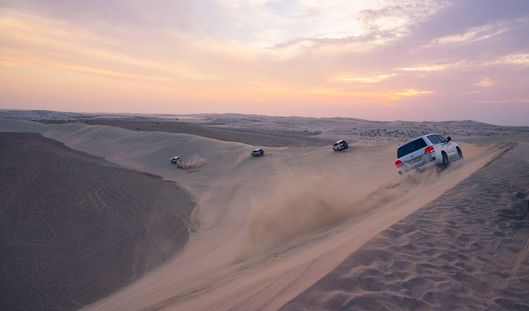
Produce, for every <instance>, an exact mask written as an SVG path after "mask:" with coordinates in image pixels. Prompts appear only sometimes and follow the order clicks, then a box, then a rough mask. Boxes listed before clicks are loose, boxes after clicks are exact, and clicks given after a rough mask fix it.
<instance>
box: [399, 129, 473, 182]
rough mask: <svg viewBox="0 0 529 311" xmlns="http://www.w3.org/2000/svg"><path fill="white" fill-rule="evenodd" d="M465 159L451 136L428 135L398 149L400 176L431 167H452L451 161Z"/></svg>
mask: <svg viewBox="0 0 529 311" xmlns="http://www.w3.org/2000/svg"><path fill="white" fill-rule="evenodd" d="M462 158H463V152H461V148H459V146H458V145H457V144H456V143H454V142H452V139H451V138H450V136H448V138H444V137H443V136H441V135H438V134H427V135H423V136H421V137H417V138H415V139H412V140H410V141H408V142H406V143H405V144H403V145H402V146H399V147H398V148H397V161H395V166H397V171H398V172H399V174H402V173H405V172H408V171H411V170H414V169H417V168H426V167H429V166H431V165H441V166H442V167H444V168H447V167H449V166H450V161H455V160H458V159H462Z"/></svg>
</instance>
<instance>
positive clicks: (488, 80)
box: [472, 77, 496, 87]
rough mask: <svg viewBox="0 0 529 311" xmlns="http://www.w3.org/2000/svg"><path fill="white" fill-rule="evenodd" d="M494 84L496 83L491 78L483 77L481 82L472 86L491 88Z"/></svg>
mask: <svg viewBox="0 0 529 311" xmlns="http://www.w3.org/2000/svg"><path fill="white" fill-rule="evenodd" d="M494 84H496V83H495V82H494V80H492V79H491V78H488V77H483V78H482V79H481V81H480V82H478V83H474V84H472V85H475V86H480V87H489V86H493V85H494Z"/></svg>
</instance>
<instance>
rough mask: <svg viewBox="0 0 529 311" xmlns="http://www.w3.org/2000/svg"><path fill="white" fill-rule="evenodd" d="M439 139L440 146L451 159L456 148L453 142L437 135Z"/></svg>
mask: <svg viewBox="0 0 529 311" xmlns="http://www.w3.org/2000/svg"><path fill="white" fill-rule="evenodd" d="M437 136H438V137H439V139H440V140H441V146H442V147H441V148H442V150H444V151H445V152H446V154H447V155H448V158H449V159H453V158H455V157H456V156H457V150H456V148H455V144H454V143H453V142H451V141H448V139H446V138H444V137H443V136H441V135H437Z"/></svg>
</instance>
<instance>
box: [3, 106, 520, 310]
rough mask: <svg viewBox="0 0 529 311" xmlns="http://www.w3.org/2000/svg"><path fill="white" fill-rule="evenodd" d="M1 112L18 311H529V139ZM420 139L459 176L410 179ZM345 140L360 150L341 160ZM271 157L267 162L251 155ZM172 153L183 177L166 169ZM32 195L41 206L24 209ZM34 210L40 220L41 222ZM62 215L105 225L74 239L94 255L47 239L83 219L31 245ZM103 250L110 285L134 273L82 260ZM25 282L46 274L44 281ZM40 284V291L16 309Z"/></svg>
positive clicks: (257, 119) (270, 120)
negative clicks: (448, 149) (455, 149)
mask: <svg viewBox="0 0 529 311" xmlns="http://www.w3.org/2000/svg"><path fill="white" fill-rule="evenodd" d="M1 115H2V114H1V113H0V116H1ZM4 116H7V117H9V119H0V137H2V144H1V145H0V148H1V150H6V151H7V150H9V151H10V152H11V153H5V152H3V151H2V154H1V155H0V160H1V163H2V168H3V170H4V172H8V173H10V174H11V175H9V176H18V175H21V172H25V173H23V174H22V175H21V176H23V177H21V178H18V179H17V178H13V177H6V176H8V175H6V174H4V175H3V177H2V179H0V180H2V185H6V186H7V188H2V189H3V190H0V191H3V197H6V198H8V199H7V200H5V201H4V205H5V206H6V207H8V213H7V214H6V213H4V214H3V216H2V218H0V221H2V223H7V224H9V228H8V227H3V230H4V231H2V232H4V234H3V235H2V239H3V241H4V243H3V244H1V245H0V247H8V248H9V250H8V249H6V253H9V254H12V255H10V256H9V257H3V258H2V262H3V263H2V266H3V267H9V269H5V268H4V270H3V271H4V273H5V277H6V279H7V280H9V281H8V282H7V283H5V284H8V285H3V286H4V288H10V291H8V292H7V293H11V294H9V295H8V294H3V296H2V294H0V297H2V298H1V299H2V300H1V301H0V302H2V301H5V302H9V303H10V306H12V307H11V308H12V309H24V308H26V309H27V307H30V303H33V306H36V305H37V303H43V304H44V305H45V307H43V308H41V309H46V308H47V309H56V308H57V306H59V304H58V303H57V302H58V301H61V302H62V304H61V306H64V307H61V308H63V309H65V310H73V309H77V308H81V307H83V310H186V311H188V310H279V309H281V310H411V309H415V310H445V309H464V308H471V307H474V309H476V310H528V309H529V305H528V304H527V301H529V297H528V289H527V288H529V286H526V285H527V284H528V282H529V262H528V260H529V256H528V255H527V254H528V252H529V229H528V228H527V227H528V224H529V221H528V200H529V184H528V182H529V178H527V177H529V176H528V175H527V174H528V172H529V169H528V168H529V163H528V160H527V156H526V155H527V152H528V151H529V150H528V148H529V128H527V127H500V126H493V125H487V124H482V123H477V122H472V121H450V122H439V123H435V122H422V123H417V122H403V121H395V122H376V121H367V120H358V119H345V118H336V119H332V118H331V119H316V118H299V117H288V118H285V117H267V116H248V115H236V114H230V115H196V116H193V117H189V118H186V117H180V118H178V120H176V117H175V116H171V117H170V118H169V117H168V116H164V117H166V118H163V119H162V118H159V117H156V116H141V117H139V118H138V117H134V116H131V115H127V116H120V115H113V116H112V118H109V117H108V116H106V117H105V116H100V115H85V114H68V113H60V114H54V113H52V112H42V111H40V112H38V113H36V114H32V113H31V112H16V111H15V112H9V114H8V115H5V114H4ZM17 118H18V119H17ZM20 119H23V120H20ZM29 120H34V121H42V122H34V121H29ZM142 122H143V123H142ZM45 123H46V124H45ZM425 131H428V132H429V131H432V132H436V133H440V134H443V135H447V136H452V138H453V139H454V140H455V141H456V142H458V144H459V145H460V146H461V148H462V150H463V153H464V155H465V159H464V160H463V161H456V162H454V163H453V164H452V166H451V167H450V168H449V169H448V170H446V171H439V170H431V171H427V172H424V173H421V174H418V173H415V172H412V173H410V174H407V175H405V176H399V175H398V174H397V172H396V169H395V166H394V161H395V150H396V148H397V146H398V144H399V143H402V142H404V141H406V140H408V139H410V138H412V137H414V136H415V135H420V134H422V133H423V132H425ZM21 132H34V133H40V134H41V135H42V136H44V137H46V138H44V137H42V136H40V135H39V134H23V133H21ZM12 135H15V136H12ZM16 135H19V136H16ZM24 135H26V136H24ZM50 139H53V140H56V141H59V142H62V143H64V145H65V146H66V147H68V148H72V149H75V150H71V149H68V148H66V147H65V146H64V145H61V144H60V143H57V142H54V141H53V140H50ZM338 139H346V140H348V141H349V145H350V148H349V149H347V150H346V151H344V152H334V151H332V147H331V146H332V143H333V142H334V141H336V140H338ZM32 141H34V142H38V143H37V145H38V146H54V147H46V148H47V149H46V148H45V149H44V151H45V152H44V154H43V155H42V159H41V156H37V154H38V152H37V150H35V149H32V147H31V148H28V147H27V143H28V142H32ZM42 144H43V145H42ZM258 147H263V148H264V150H265V155H264V156H263V157H259V158H255V157H251V156H250V152H251V150H253V149H255V148H258ZM53 150H55V151H53ZM79 151H82V152H79ZM20 155H26V156H24V157H21V156H20ZM94 156H96V157H94ZM173 156H180V157H181V158H182V160H183V163H186V165H187V166H186V167H185V168H186V169H178V168H177V166H176V165H174V164H171V163H170V161H169V159H170V158H171V157H173ZM100 157H101V158H104V160H103V159H101V158H100ZM16 163H18V164H16ZM4 164H8V165H4ZM43 165H44V166H45V167H47V169H48V171H47V172H48V173H43V172H42V170H43ZM50 171H51V172H53V174H52V173H50ZM77 183H80V185H82V186H80V187H77V186H75V185H77ZM175 183H176V184H175ZM31 186H33V187H31ZM28 187H30V188H31V189H34V191H35V192H34V193H33V194H31V195H29V196H27V195H25V193H26V192H24V195H23V192H22V191H23V190H24V189H26V188H28ZM125 190H126V191H125ZM48 193H53V196H50V195H48ZM96 194H97V195H98V196H99V197H98V196H95V195H96ZM24 196H25V197H24ZM23 198H25V199H23ZM28 198H29V199H30V200H29V201H27V200H28ZM48 198H49V199H48ZM70 199H71V200H70ZM14 202H18V203H14ZM35 202H42V203H44V204H42V205H38V204H37V203H35ZM90 202H92V203H90ZM37 206H38V207H39V208H42V209H43V210H42V211H40V212H39V213H38V214H35V213H34V212H33V213H32V212H31V211H32V210H38V209H36V207H37ZM55 207H62V208H63V210H64V211H69V212H72V211H77V210H79V211H83V210H92V209H94V208H95V210H96V211H98V212H95V213H93V214H92V213H85V214H86V215H85V214H82V213H81V214H82V215H83V216H82V217H84V218H82V220H83V221H81V223H82V224H90V223H91V224H94V225H95V226H96V228H99V227H98V226H100V228H104V230H84V231H83V230H80V231H79V234H81V233H82V234H81V235H82V236H86V238H87V239H88V240H87V241H86V242H84V244H82V245H83V246H85V245H86V246H90V247H87V248H85V249H90V250H93V252H86V251H83V252H79V251H77V249H76V248H75V247H73V245H75V243H76V242H75V241H76V240H75V239H73V240H71V241H70V240H67V239H66V238H63V239H62V240H60V241H63V242H60V243H59V242H57V239H54V238H53V236H51V237H50V236H47V235H46V234H45V233H46V232H48V231H49V232H51V231H53V230H56V232H62V231H60V230H58V229H53V228H58V227H57V226H59V227H60V228H63V227H64V228H76V226H77V225H76V224H77V222H75V221H77V220H80V219H81V218H79V217H77V216H76V215H77V214H75V213H74V214H73V215H74V216H76V217H74V218H73V220H72V221H70V220H67V221H64V222H63V221H60V220H59V219H56V218H53V219H52V220H50V221H53V222H51V223H49V224H46V225H45V226H44V229H43V230H41V231H39V230H37V231H35V230H33V228H30V229H28V230H27V231H23V228H26V227H24V226H22V222H21V221H23V222H24V223H26V221H27V219H26V218H24V217H26V216H24V215H30V216H31V217H35V216H36V215H46V213H48V212H47V211H49V210H50V209H53V208H55ZM140 210H141V211H147V210H148V211H150V212H139V213H138V211H140ZM111 211H112V212H111ZM131 211H136V212H134V213H133V214H131V213H130V212H131ZM109 213H110V215H112V217H110V216H109V217H107V216H108V215H109ZM153 213H154V214H153ZM154 215H156V216H154ZM30 216H27V217H30ZM31 217H30V218H28V219H35V218H31ZM37 219H38V218H37ZM13 220H17V222H12V221H13ZM74 220H75V221H74ZM116 222H117V223H120V224H122V225H119V226H112V224H114V223H116ZM15 228H16V230H15ZM79 228H81V227H79ZM87 228H92V227H87ZM120 228H121V229H123V230H118V229H120ZM48 229H53V230H51V231H50V230H48ZM17 230H18V231H17ZM21 230H22V231H21ZM65 230H66V229H65ZM68 230H69V229H68ZM68 230H66V231H65V232H68ZM113 230H114V231H113ZM116 230H117V231H116ZM175 230H176V231H175ZM63 231H64V230H63ZM17 232H18V233H17ZM38 232H43V235H41V236H39V233H38ZM22 233H23V234H25V236H26V237H25V239H30V240H31V239H33V240H34V241H41V242H39V243H44V242H46V241H47V242H46V243H48V244H50V243H51V244H50V245H52V244H53V243H56V244H57V246H56V247H48V248H46V250H47V251H46V252H44V251H43V250H40V251H37V252H36V253H37V254H38V253H39V252H44V253H42V254H43V255H39V256H33V257H31V256H29V257H24V256H20V255H19V254H21V253H20V252H21V251H24V250H25V249H27V250H30V249H31V247H33V246H31V247H30V246H28V247H25V246H23V245H26V244H24V243H22V242H20V243H19V242H16V241H22V240H17V239H19V238H18V236H20V235H21V234H22ZM92 234H94V235H92ZM113 234H117V235H116V236H115V238H114V237H110V236H112V235H113ZM58 236H64V237H69V236H71V234H62V235H61V234H59V235H58ZM75 236H79V235H75ZM100 236H109V237H108V238H98V237H100ZM39 239H40V240H39ZM116 239H117V240H119V239H122V240H123V241H125V240H126V241H128V242H127V243H117V242H116ZM6 241H7V242H6ZM39 243H36V245H38V244H39ZM72 243H73V244H72ZM184 243H185V245H184ZM68 245H71V246H68ZM116 245H119V247H118V248H116V249H115V250H114V251H111V252H109V251H104V250H106V249H107V248H109V247H110V248H112V247H113V246H116ZM65 246H68V247H65ZM132 246H134V247H132ZM13 247H14V249H13ZM63 248H64V249H63ZM120 249H121V250H120ZM133 249H134V251H132V250H133ZM98 252H99V253H101V252H102V253H103V254H105V256H106V257H104V258H105V259H104V261H105V262H108V264H107V265H103V269H102V270H101V271H105V270H104V269H106V268H109V267H112V266H113V265H121V266H120V269H112V271H113V273H114V275H113V276H111V275H108V276H101V277H96V276H97V273H90V272H89V271H92V270H90V269H96V270H93V271H97V269H101V266H102V265H101V264H95V262H94V261H93V260H85V261H83V260H84V259H83V258H90V257H89V256H88V257H84V256H87V255H90V254H91V256H93V255H95V254H98ZM78 253H79V256H80V257H77V255H76V254H78ZM60 254H68V256H59V255H60ZM127 254H130V255H127ZM132 254H133V255H132ZM42 258H49V259H48V260H45V261H42V260H40V259H42ZM51 259H53V261H52V260H51ZM79 260H81V261H83V264H76V263H77V262H78V261H79ZM101 260H103V259H101ZM162 262H164V264H161V263H162ZM23 263H26V264H25V265H24V264H23ZM41 263H45V265H44V266H43V265H42V264H41ZM46 263H47V264H46ZM21 264H22V265H21ZM50 264H51V265H50ZM21 266H24V267H29V268H24V269H21V268H15V267H21ZM74 266H75V267H76V268H77V269H78V270H75V273H74V272H73V271H74V268H73V267H74ZM50 267H51V268H52V269H50ZM153 268H154V269H153ZM29 271H33V273H35V275H37V274H39V273H40V274H39V275H41V276H39V277H38V278H37V279H38V282H32V281H30V280H31V278H29V277H27V276H25V275H26V274H27V273H28V272H29ZM42 271H44V273H41V272H42ZM127 271H128V272H127ZM145 271H151V272H149V273H147V274H145V275H143V276H142V277H140V276H141V275H142V274H143V272H145ZM87 273H88V274H89V275H94V277H96V279H93V278H88V279H86V278H83V277H82V276H83V275H86V274H87ZM21 276H22V277H21ZM33 278H35V277H33ZM112 278H115V280H114V281H112V280H113V279H112ZM35 280H36V279H35ZM116 280H119V281H116ZM46 282H48V283H46ZM37 283H38V284H41V285H39V286H37V285H32V286H31V287H28V284H37ZM45 284H52V285H53V286H48V285H45ZM57 284H63V285H66V284H70V285H68V286H63V287H61V289H60V290H58V289H57V287H56V286H59V285H57ZM127 284H128V285H127ZM0 286H2V285H0ZM54 286H55V287H54ZM83 286H85V287H86V288H92V289H94V292H92V295H91V296H90V297H92V298H90V297H88V295H87V296H80V295H79V292H80V291H79V288H82V287H83ZM29 288H31V289H32V293H37V292H39V291H40V293H42V294H41V295H40V296H38V297H37V296H35V297H34V298H32V299H27V300H26V301H24V300H23V299H21V298H15V297H24V295H26V294H27V291H28V289H29ZM95 289H97V290H95ZM81 292H82V291H81ZM105 296H106V297H105ZM42 297H52V298H51V299H43V298H42ZM103 297H105V298H103ZM96 298H103V299H100V300H97V301H95V299H96ZM2 305H5V303H2Z"/></svg>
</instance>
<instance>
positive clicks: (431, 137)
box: [426, 135, 441, 144]
mask: <svg viewBox="0 0 529 311" xmlns="http://www.w3.org/2000/svg"><path fill="white" fill-rule="evenodd" d="M426 137H428V139H429V140H430V141H431V142H432V144H438V143H440V142H441V141H440V140H439V137H437V135H428V136H426Z"/></svg>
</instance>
